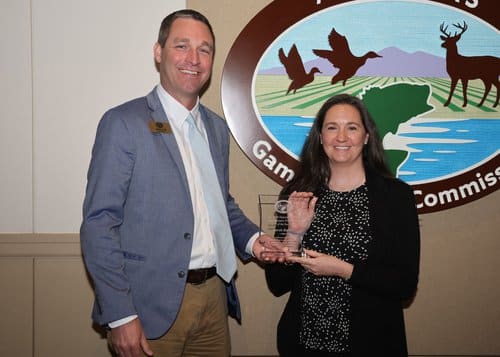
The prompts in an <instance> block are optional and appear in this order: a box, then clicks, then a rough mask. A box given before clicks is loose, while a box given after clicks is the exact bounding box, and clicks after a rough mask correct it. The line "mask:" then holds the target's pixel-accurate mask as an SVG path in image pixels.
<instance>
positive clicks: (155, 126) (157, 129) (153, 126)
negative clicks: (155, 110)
mask: <svg viewBox="0 0 500 357" xmlns="http://www.w3.org/2000/svg"><path fill="white" fill-rule="evenodd" d="M148 125H149V130H151V132H152V133H153V134H171V133H172V128H171V127H170V124H169V123H167V122H161V121H154V120H150V121H149V124H148Z"/></svg>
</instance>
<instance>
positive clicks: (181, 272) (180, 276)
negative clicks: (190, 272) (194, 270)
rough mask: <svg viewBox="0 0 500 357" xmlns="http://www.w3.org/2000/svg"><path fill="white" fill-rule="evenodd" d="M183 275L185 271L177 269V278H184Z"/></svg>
mask: <svg viewBox="0 0 500 357" xmlns="http://www.w3.org/2000/svg"><path fill="white" fill-rule="evenodd" d="M185 275H186V273H185V272H184V271H183V270H181V271H179V272H178V273H177V276H178V277H179V278H184V276H185Z"/></svg>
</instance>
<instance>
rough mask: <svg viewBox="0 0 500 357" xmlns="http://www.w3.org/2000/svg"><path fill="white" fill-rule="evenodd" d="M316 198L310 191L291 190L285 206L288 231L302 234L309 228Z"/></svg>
mask: <svg viewBox="0 0 500 357" xmlns="http://www.w3.org/2000/svg"><path fill="white" fill-rule="evenodd" d="M317 200H318V197H315V196H314V194H313V193H312V192H297V191H294V192H292V194H291V195H290V196H289V198H288V206H287V218H288V233H290V234H300V235H302V234H304V233H305V232H306V231H307V230H308V229H309V226H310V225H311V222H312V220H313V218H314V208H315V206H316V201H317Z"/></svg>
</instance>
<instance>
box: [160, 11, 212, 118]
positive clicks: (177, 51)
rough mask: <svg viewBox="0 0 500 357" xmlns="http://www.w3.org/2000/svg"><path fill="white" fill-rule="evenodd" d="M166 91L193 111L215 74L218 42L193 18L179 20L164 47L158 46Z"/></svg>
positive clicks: (172, 28)
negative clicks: (204, 87)
mask: <svg viewBox="0 0 500 357" xmlns="http://www.w3.org/2000/svg"><path fill="white" fill-rule="evenodd" d="M154 56H155V61H156V62H157V63H158V67H159V71H160V82H161V85H162V86H163V88H164V89H165V90H166V91H167V92H168V93H169V94H170V95H171V96H172V97H174V98H175V99H177V101H179V102H180V103H181V104H183V105H184V106H185V107H186V108H188V109H191V108H192V107H193V106H194V105H195V103H196V100H197V98H198V95H199V93H200V90H201V89H202V88H203V86H204V85H205V84H206V83H207V81H208V79H209V78H210V75H211V73H212V65H213V57H214V39H213V37H212V35H211V33H210V30H209V28H208V27H207V25H205V24H204V23H203V22H201V21H197V20H194V19H192V18H178V19H176V20H175V21H174V22H173V23H172V27H171V29H170V33H169V35H168V38H167V40H166V42H165V46H164V47H163V48H162V47H161V46H160V45H159V44H158V43H156V44H155V46H154Z"/></svg>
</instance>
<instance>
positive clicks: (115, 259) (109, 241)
mask: <svg viewBox="0 0 500 357" xmlns="http://www.w3.org/2000/svg"><path fill="white" fill-rule="evenodd" d="M134 152H135V149H134V145H133V140H132V139H131V135H130V132H129V130H128V128H127V126H126V124H125V122H124V121H123V120H121V118H120V117H119V115H116V113H115V115H114V113H113V112H112V111H109V112H107V113H106V114H105V115H104V116H103V118H102V119H101V121H100V123H99V126H98V129H97V134H96V139H95V143H94V147H93V150H92V158H91V162H90V166H89V171H88V175H87V180H88V181H87V188H86V194H85V199H84V204H83V222H82V225H81V228H80V240H81V247H82V253H83V257H84V260H85V264H86V267H87V270H88V272H89V273H90V275H91V277H92V280H93V282H94V285H95V294H96V306H95V307H94V308H95V309H97V310H98V314H97V316H98V319H99V320H100V321H98V323H101V324H105V323H108V322H110V321H115V320H118V319H120V318H122V317H124V316H129V315H132V314H136V310H135V308H134V306H133V303H132V297H131V294H130V285H129V281H128V279H127V276H126V275H125V273H124V256H123V252H122V250H121V248H120V226H121V224H122V222H123V212H124V204H125V201H126V197H127V191H128V188H129V183H130V179H131V175H132V171H133V169H134V162H135V154H134Z"/></svg>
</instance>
